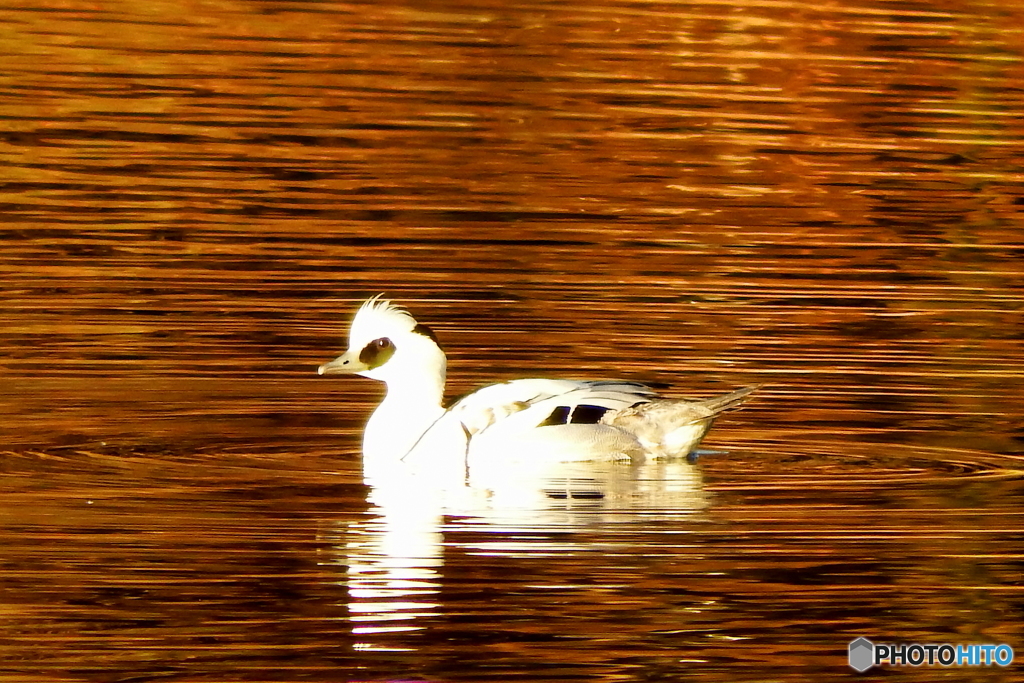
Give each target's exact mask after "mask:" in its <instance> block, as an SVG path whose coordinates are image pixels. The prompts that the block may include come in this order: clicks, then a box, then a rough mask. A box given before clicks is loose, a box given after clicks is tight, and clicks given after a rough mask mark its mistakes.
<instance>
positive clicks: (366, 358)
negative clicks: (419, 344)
mask: <svg viewBox="0 0 1024 683" xmlns="http://www.w3.org/2000/svg"><path fill="white" fill-rule="evenodd" d="M393 355H395V345H394V344H393V343H392V341H391V340H390V339H388V338H387V337H381V338H380V339H374V340H373V341H372V342H370V343H369V344H367V345H366V346H364V347H363V350H362V351H360V352H359V362H360V363H362V364H363V365H365V366H366V367H367V368H369V369H370V370H373V369H374V368H379V367H380V366H382V365H384V364H385V363H387V362H388V360H389V359H390V358H391V356H393Z"/></svg>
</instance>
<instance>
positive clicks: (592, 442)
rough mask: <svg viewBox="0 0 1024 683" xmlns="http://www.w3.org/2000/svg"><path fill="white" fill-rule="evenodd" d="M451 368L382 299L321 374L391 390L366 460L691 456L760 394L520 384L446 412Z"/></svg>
mask: <svg viewBox="0 0 1024 683" xmlns="http://www.w3.org/2000/svg"><path fill="white" fill-rule="evenodd" d="M446 367H447V361H446V358H445V355H444V352H443V351H442V350H441V347H440V346H439V345H438V343H437V338H436V337H435V336H434V334H433V332H431V330H430V329H429V328H427V327H426V326H425V325H422V324H420V323H418V322H417V321H416V320H415V319H414V318H413V317H412V316H411V315H410V314H409V313H408V312H407V311H405V310H403V309H401V308H399V307H397V306H395V305H393V304H392V303H391V302H389V301H387V300H385V299H383V298H382V297H381V296H376V297H373V298H371V299H369V300H367V301H366V302H364V303H363V305H362V306H361V307H360V308H359V310H358V311H357V312H356V315H355V318H353V321H352V325H351V328H350V330H349V348H348V350H347V351H346V352H345V353H344V354H342V355H341V356H339V357H338V358H336V359H334V360H333V361H331V362H329V363H325V364H323V365H321V366H320V368H319V374H321V375H330V374H358V375H362V376H365V377H370V378H372V379H376V380H379V381H382V382H384V383H385V384H386V385H387V394H386V395H385V397H384V399H383V400H382V401H381V403H380V405H379V406H377V408H376V410H374V412H373V414H372V415H371V416H370V419H369V421H368V422H367V424H366V428H365V430H364V433H363V454H364V457H365V458H367V459H372V460H387V459H398V460H402V461H407V462H409V461H420V462H426V463H431V462H434V461H437V462H441V461H447V462H450V463H454V464H456V465H458V466H464V465H469V466H472V465H473V464H474V463H477V462H481V461H488V460H494V459H501V460H502V461H503V462H515V461H520V460H522V461H535V460H538V459H544V460H554V461H586V460H634V461H635V460H642V459H644V458H646V457H668V456H685V455H687V454H688V453H690V452H691V451H692V450H693V449H694V448H696V446H697V444H698V443H700V440H701V439H702V438H703V437H704V435H705V434H706V433H707V431H708V429H710V427H711V423H712V422H713V420H714V419H715V417H717V416H718V415H719V414H720V413H721V412H723V411H724V410H727V409H729V408H732V407H735V406H738V405H739V404H740V403H742V402H743V401H745V400H746V398H747V397H748V396H749V395H750V393H751V392H753V391H754V390H755V389H756V388H757V387H753V386H752V387H745V388H743V389H739V390H737V391H734V392H732V393H729V394H724V395H721V396H718V397H714V398H711V399H707V400H701V401H692V400H686V399H666V398H660V397H658V395H657V394H656V393H655V392H654V391H653V390H652V389H651V388H650V387H647V386H645V385H643V384H638V383H635V382H627V381H613V380H598V381H581V380H564V379H518V380H512V381H509V382H503V383H500V384H492V385H490V386H486V387H484V388H482V389H479V390H477V391H475V392H473V393H471V394H469V395H467V396H465V397H463V398H461V399H459V400H457V401H455V402H454V403H452V404H451V405H450V406H447V407H445V406H444V405H443V395H444V384H445V373H446Z"/></svg>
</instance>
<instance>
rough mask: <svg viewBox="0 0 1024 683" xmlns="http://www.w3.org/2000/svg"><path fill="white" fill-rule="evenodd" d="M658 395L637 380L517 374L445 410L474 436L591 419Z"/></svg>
mask: <svg viewBox="0 0 1024 683" xmlns="http://www.w3.org/2000/svg"><path fill="white" fill-rule="evenodd" d="M656 396H657V395H656V394H655V393H654V391H653V390H652V389H651V388H650V387H648V386H645V385H643V384H638V383H636V382H624V381H614V380H598V381H577V380H565V379H517V380H512V381H511V382H504V383H502V384H492V385H491V386H488V387H484V388H483V389H480V390H478V391H475V392H473V393H472V394H469V395H468V396H466V397H464V398H462V399H461V400H459V401H458V402H456V403H455V404H454V405H452V407H451V408H449V411H448V412H449V413H450V414H451V415H452V416H453V417H455V418H456V419H458V420H459V422H460V423H461V424H462V425H463V429H464V430H465V431H466V433H467V434H468V435H469V436H471V437H472V436H474V435H476V434H478V433H480V432H483V431H485V430H490V429H497V428H499V427H500V428H501V429H502V430H506V429H508V430H512V431H515V430H523V429H531V428H534V427H541V426H545V425H555V424H569V423H591V424H592V423H596V422H598V421H599V420H600V418H601V416H602V415H603V414H604V413H605V412H607V411H609V410H620V409H622V408H628V407H630V406H633V405H636V404H637V403H643V402H645V401H650V400H651V399H653V398H655V397H656Z"/></svg>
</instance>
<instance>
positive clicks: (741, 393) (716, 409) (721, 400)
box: [701, 384, 764, 415]
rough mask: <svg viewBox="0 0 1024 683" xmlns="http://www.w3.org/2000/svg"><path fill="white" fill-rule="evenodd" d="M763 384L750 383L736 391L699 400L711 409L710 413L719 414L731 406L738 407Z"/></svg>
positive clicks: (731, 407) (730, 408)
mask: <svg viewBox="0 0 1024 683" xmlns="http://www.w3.org/2000/svg"><path fill="white" fill-rule="evenodd" d="M762 386H764V385H763V384H752V385H750V386H749V387H743V388H742V389H737V390H736V391H731V392H729V393H728V394H722V395H721V396H713V397H711V398H709V399H705V400H703V401H701V405H702V406H704V407H705V408H707V409H708V410H710V411H711V414H712V415H719V414H720V413H724V412H725V411H727V410H732V409H733V408H739V407H740V405H741V404H743V403H745V402H746V400H747V399H748V398H750V395H751V394H752V393H754V392H755V391H757V390H758V389H760V388H761V387H762Z"/></svg>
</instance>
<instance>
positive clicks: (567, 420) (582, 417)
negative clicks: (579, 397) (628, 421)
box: [538, 404, 611, 427]
mask: <svg viewBox="0 0 1024 683" xmlns="http://www.w3.org/2000/svg"><path fill="white" fill-rule="evenodd" d="M609 410H611V408H604V407H602V406H590V405H586V404H580V405H578V406H576V407H575V408H571V407H569V406H558V407H557V408H555V409H554V410H552V411H551V414H550V415H548V416H547V419H545V420H544V421H543V422H541V423H540V424H539V425H538V426H539V427H550V426H552V425H564V424H585V425H592V424H597V423H598V422H600V421H601V417H602V416H603V415H604V414H605V413H607V412H608V411H609Z"/></svg>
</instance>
